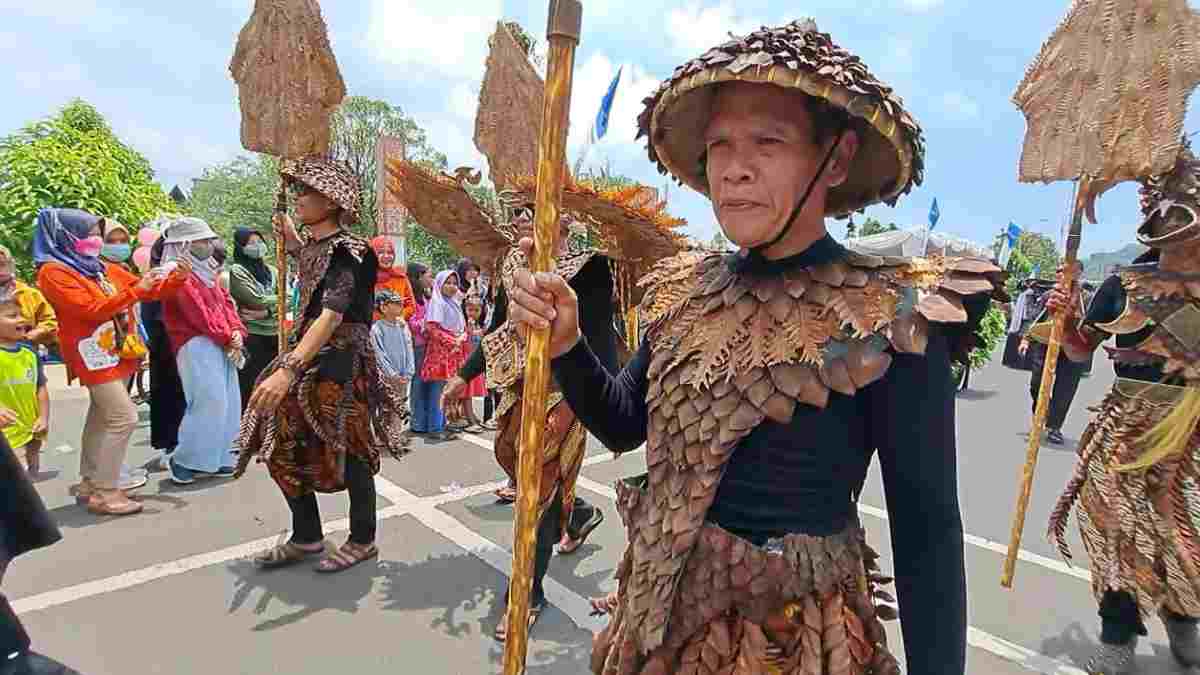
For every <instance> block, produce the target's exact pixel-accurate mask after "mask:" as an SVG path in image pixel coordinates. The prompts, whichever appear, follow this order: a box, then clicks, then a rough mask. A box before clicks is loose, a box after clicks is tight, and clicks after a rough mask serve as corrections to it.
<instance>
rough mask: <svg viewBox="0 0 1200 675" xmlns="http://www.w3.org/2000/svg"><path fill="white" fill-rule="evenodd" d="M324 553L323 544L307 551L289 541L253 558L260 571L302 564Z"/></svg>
mask: <svg viewBox="0 0 1200 675" xmlns="http://www.w3.org/2000/svg"><path fill="white" fill-rule="evenodd" d="M324 552H325V544H324V543H322V544H321V547H320V548H314V549H307V548H301V547H300V546H298V545H297V544H294V543H292V542H290V541H289V542H285V543H283V544H280V545H278V546H276V547H274V548H272V549H270V550H267V551H263V552H262V553H259V554H258V555H256V556H254V564H255V565H258V566H259V567H261V568H262V569H273V568H276V567H287V566H288V565H295V564H296V563H298V562H304V561H305V560H308V559H309V558H312V557H313V556H317V555H321V554H322V553H324Z"/></svg>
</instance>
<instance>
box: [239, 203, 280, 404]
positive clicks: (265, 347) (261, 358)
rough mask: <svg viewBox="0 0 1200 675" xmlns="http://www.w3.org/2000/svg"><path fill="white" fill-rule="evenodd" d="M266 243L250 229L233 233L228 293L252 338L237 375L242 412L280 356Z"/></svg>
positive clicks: (277, 322)
mask: <svg viewBox="0 0 1200 675" xmlns="http://www.w3.org/2000/svg"><path fill="white" fill-rule="evenodd" d="M266 256H267V242H266V241H265V240H264V239H263V237H262V235H260V234H259V233H258V232H255V231H254V230H252V229H250V228H248V227H239V228H238V229H237V230H236V231H234V233H233V265H232V266H231V267H230V269H229V292H230V294H231V295H232V296H233V300H234V302H236V303H237V307H238V314H239V315H240V316H241V318H242V323H243V324H245V326H246V330H247V331H248V332H249V335H248V336H247V337H246V365H245V366H244V367H243V368H242V369H241V371H239V373H238V383H239V385H240V386H241V390H242V409H243V410H245V408H246V404H247V403H249V402H250V393H251V392H252V391H254V382H255V380H257V379H258V375H259V373H261V372H262V371H263V368H266V367H267V364H268V363H270V362H271V361H272V360H274V358H275V357H276V356H278V355H279V317H278V316H276V311H277V310H276V306H277V305H276V303H277V302H278V301H279V298H278V296H277V295H276V294H275V272H274V270H272V269H271V268H270V267H269V266H268V265H267V264H266V263H265V262H263V259H264V258H265V257H266Z"/></svg>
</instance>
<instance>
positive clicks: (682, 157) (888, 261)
mask: <svg viewBox="0 0 1200 675" xmlns="http://www.w3.org/2000/svg"><path fill="white" fill-rule="evenodd" d="M639 125H640V131H641V134H640V135H645V136H647V137H648V139H649V143H648V147H649V154H650V159H651V160H652V161H654V162H656V163H657V164H658V165H659V167H660V169H662V170H663V171H665V172H669V173H671V174H672V175H673V176H674V177H675V178H676V179H678V180H679V181H680V182H682V183H684V184H686V185H688V186H689V187H691V188H692V189H694V190H696V191H698V192H700V193H701V194H704V195H705V196H707V197H708V198H709V199H710V200H711V201H712V204H713V210H714V213H715V215H716V218H717V221H718V222H719V224H720V225H721V229H722V231H723V232H724V234H725V236H726V237H727V238H728V239H729V240H730V241H731V242H733V243H734V244H736V245H737V246H738V247H739V248H740V250H739V251H738V252H735V253H732V254H721V253H706V252H703V251H700V252H689V253H684V254H682V255H680V256H677V257H675V258H672V259H668V260H666V261H664V262H663V263H660V264H659V266H658V267H657V268H656V270H655V271H654V272H653V273H651V274H650V275H649V277H648V278H647V279H646V280H645V281H644V283H645V284H646V285H647V293H646V296H645V299H644V300H643V303H642V308H641V313H642V317H643V320H644V322H645V325H647V326H648V329H647V330H646V333H645V337H644V339H643V342H642V343H641V345H640V347H639V349H638V352H637V354H636V355H635V356H634V357H633V359H632V361H631V362H630V363H629V364H628V365H627V366H626V367H625V369H624V370H623V372H621V373H620V374H619V375H617V376H612V375H609V374H608V373H606V372H605V370H604V368H603V366H601V365H600V364H599V362H598V361H597V359H596V357H595V356H594V354H593V352H592V349H591V347H590V345H589V344H588V341H587V339H586V338H585V337H581V333H580V330H579V325H578V321H577V318H576V317H577V307H576V300H575V296H574V294H573V293H572V292H571V291H570V290H569V288H568V287H567V284H566V282H565V281H564V280H562V279H561V278H560V277H558V276H556V275H554V274H543V275H538V277H537V279H536V282H535V280H534V278H533V277H532V276H531V275H530V274H529V273H527V272H524V271H522V272H520V273H518V275H517V276H518V280H517V285H518V288H517V289H516V290H515V291H514V292H513V293H512V294H511V295H510V303H511V307H510V311H511V314H512V316H513V318H514V319H515V320H517V321H520V322H522V323H524V324H525V325H526V326H530V327H549V329H550V353H551V357H552V358H553V362H552V368H553V372H554V375H555V380H556V381H557V382H559V383H560V385H561V387H562V389H563V393H564V394H565V396H566V399H567V400H568V401H569V402H570V405H571V407H572V409H573V410H574V411H575V412H576V414H577V415H578V416H579V419H580V420H582V421H583V423H584V425H585V426H586V427H587V428H588V430H589V431H591V432H592V433H593V434H595V435H596V436H597V437H598V438H599V439H600V440H601V441H602V442H603V443H604V444H605V445H606V446H608V447H609V448H615V449H618V450H632V449H634V448H636V447H638V446H640V445H641V444H642V443H645V444H646V465H647V467H648V469H649V471H648V474H646V475H644V476H641V477H639V478H637V479H632V480H629V481H624V482H623V483H622V484H621V485H619V486H618V502H617V505H618V511H619V512H620V513H621V516H622V519H623V521H624V523H625V525H626V528H627V531H628V537H629V546H628V548H627V550H626V553H625V556H624V558H623V560H622V561H621V563H620V565H619V566H618V568H617V580H618V591H617V593H616V594H614V595H613V596H611V597H610V598H608V599H606V600H605V601H603V602H598V603H597V605H598V609H601V610H604V611H609V612H611V614H612V619H611V621H610V623H609V625H608V627H607V628H605V630H604V631H603V632H601V633H600V634H599V635H598V636H597V638H596V643H595V650H594V652H593V659H592V669H593V672H595V673H604V674H606V675H607V674H610V673H611V674H620V675H629V674H637V673H640V674H642V675H648V674H649V673H682V672H702V673H718V672H736V673H743V672H744V673H766V672H774V673H788V674H793V673H805V674H817V673H820V674H824V675H833V674H834V673H838V674H840V673H862V672H868V673H896V672H899V669H898V666H897V664H896V661H895V659H894V658H893V657H892V656H891V654H890V653H889V650H888V647H887V646H886V644H885V640H886V638H885V635H884V630H883V628H882V626H881V624H880V623H879V619H877V615H887V614H888V613H889V611H891V610H890V608H882V609H880V608H877V607H876V606H875V605H876V601H877V600H878V599H879V598H888V597H890V596H887V595H886V594H885V593H882V592H881V591H878V589H877V586H878V585H879V584H881V583H883V582H885V581H886V580H885V579H883V578H881V577H880V576H878V574H877V573H876V572H875V566H874V559H875V557H876V555H875V554H874V553H872V552H871V551H870V549H869V548H867V547H866V545H865V542H864V541H863V536H862V530H861V527H860V526H859V524H858V521H857V518H856V510H855V506H854V503H855V499H856V496H857V494H858V493H859V491H860V490H861V487H862V483H863V480H864V479H865V476H866V471H867V466H868V464H869V462H870V459H871V456H872V454H874V453H876V452H878V454H879V457H880V463H881V466H882V469H883V471H882V473H883V480H884V485H885V488H886V493H887V499H888V504H887V505H888V509H889V514H890V525H891V531H892V546H893V553H894V560H895V569H896V575H897V584H896V585H897V589H898V591H899V596H900V597H899V600H900V607H901V618H902V620H903V628H904V631H903V632H904V638H905V652H906V654H907V661H908V668H909V669H910V671H911V672H913V673H921V674H922V675H928V674H942V675H950V674H955V675H962V673H963V672H964V669H965V651H966V584H965V574H964V569H963V540H962V521H961V517H960V513H959V506H958V499H957V484H956V480H955V462H956V456H955V439H954V395H953V393H954V392H953V385H952V383H951V380H950V363H951V361H952V360H953V359H955V358H962V357H964V356H965V355H966V353H967V351H969V349H970V347H971V344H972V337H973V329H974V328H975V327H976V326H977V324H978V321H979V319H980V318H981V317H982V316H983V313H984V312H985V311H986V309H987V307H988V304H989V295H990V294H991V292H992V291H993V282H992V280H991V279H990V277H991V276H994V275H995V274H997V273H999V269H998V268H996V267H994V266H993V265H991V264H990V263H988V262H986V261H981V260H949V261H945V262H934V261H925V260H919V259H918V260H911V261H910V260H907V259H892V258H880V257H875V256H866V255H859V254H855V253H852V252H850V251H848V250H847V249H845V248H843V247H842V246H841V245H839V244H838V243H837V242H836V241H834V240H833V238H832V237H830V236H829V234H828V232H827V231H826V228H825V218H826V217H841V216H845V215H848V214H850V213H852V212H855V211H858V210H861V209H863V208H864V207H866V206H869V205H871V204H876V203H880V202H884V203H888V204H892V203H894V202H895V201H896V200H897V199H898V198H899V197H900V196H901V195H903V194H905V193H907V192H909V191H910V190H911V189H912V187H913V186H914V185H916V184H918V183H919V182H920V180H921V174H922V167H923V153H924V147H923V143H922V140H921V132H920V128H919V127H918V126H917V124H916V122H915V121H914V120H913V118H912V117H911V116H910V115H909V114H908V113H907V112H906V111H905V110H904V109H903V107H902V106H901V103H900V100H899V98H897V97H896V96H894V95H893V94H892V90H891V89H890V88H889V87H887V86H886V85H884V84H882V83H880V82H879V81H878V80H876V79H875V78H874V77H873V76H872V75H871V74H870V73H869V71H868V70H867V68H866V66H865V65H863V63H862V62H861V61H860V60H859V59H858V58H857V57H855V56H854V55H852V54H850V53H849V52H848V51H846V50H845V49H843V48H841V47H839V46H837V45H836V44H834V43H833V42H832V40H831V39H830V37H829V36H828V35H827V34H824V33H820V32H818V31H817V28H816V25H815V24H814V23H813V22H812V21H803V22H800V21H797V22H794V23H791V24H788V25H785V26H779V27H775V28H763V29H761V30H759V31H755V32H754V33H752V34H750V35H748V36H745V37H743V38H739V39H734V40H732V41H730V42H727V43H725V44H723V45H720V46H719V47H716V48H714V49H712V50H710V51H709V52H707V53H705V54H704V55H702V56H701V57H699V58H697V59H694V60H691V61H689V62H687V63H685V64H683V65H682V66H680V67H679V68H678V69H676V71H675V73H674V75H673V76H672V77H670V78H668V79H667V80H666V81H665V82H664V83H663V84H662V85H661V87H660V88H659V89H658V91H657V92H656V93H655V94H654V95H653V96H652V97H650V98H648V99H647V100H646V107H645V110H644V112H643V113H642V114H641V116H640V117H639ZM530 244H531V242H529V241H528V240H526V241H524V242H522V246H525V247H528V246H530Z"/></svg>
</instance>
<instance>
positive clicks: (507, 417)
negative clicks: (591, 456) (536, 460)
mask: <svg viewBox="0 0 1200 675" xmlns="http://www.w3.org/2000/svg"><path fill="white" fill-rule="evenodd" d="M500 407H501V409H504V408H505V405H504V404H503V403H502V404H501V406H500ZM547 411H548V412H547V413H546V426H545V429H544V431H543V432H542V439H543V441H544V447H545V450H544V454H543V455H542V489H541V499H539V501H538V509H539V511H538V516H539V518H540V517H541V513H542V512H544V511H545V509H546V508H547V507H548V506H549V505H550V499H551V498H552V497H553V496H554V493H555V491H556V490H561V492H560V493H559V494H560V497H561V499H562V502H563V526H564V527H565V526H566V523H567V522H569V521H570V518H571V507H572V506H573V505H574V504H575V482H576V481H577V480H578V479H579V470H580V469H581V468H582V467H583V453H584V447H585V446H586V444H587V432H586V431H585V430H584V428H583V424H582V423H581V422H580V421H579V419H578V418H577V417H575V413H574V412H572V411H571V407H570V406H569V405H567V402H566V401H565V400H563V398H562V394H561V393H551V394H550V398H549V400H548V405H547ZM520 438H521V401H520V400H516V401H515V402H513V403H511V404H509V405H508V406H507V410H505V411H504V412H503V413H502V414H500V416H499V418H498V420H497V432H496V443H495V452H496V461H497V462H498V463H499V464H500V466H501V467H502V468H503V469H504V472H505V473H507V474H508V477H509V478H510V479H511V480H512V481H514V482H516V480H517V465H518V462H519V459H518V456H517V449H518V447H519V446H520ZM517 489H520V485H519V484H518V485H517Z"/></svg>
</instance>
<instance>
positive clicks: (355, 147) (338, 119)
mask: <svg viewBox="0 0 1200 675" xmlns="http://www.w3.org/2000/svg"><path fill="white" fill-rule="evenodd" d="M331 126H332V135H331V140H330V152H331V154H332V155H333V157H334V158H336V159H340V160H342V161H345V162H346V163H347V164H349V165H350V169H351V170H352V171H353V172H354V174H355V175H356V176H358V180H359V184H360V186H361V188H362V218H361V219H360V220H359V224H358V228H357V229H358V231H359V232H360V233H361V234H366V235H370V234H374V233H375V216H376V214H377V212H378V209H377V208H376V206H377V204H378V201H377V195H376V194H375V187H376V181H375V175H376V173H375V172H376V165H377V157H376V148H377V146H378V145H379V136H380V135H381V134H387V135H389V136H396V137H398V138H400V139H401V140H402V141H403V142H404V147H405V152H406V154H407V155H408V159H410V160H413V161H416V162H420V163H423V164H426V165H428V166H429V167H431V168H433V169H437V170H439V171H444V170H445V169H446V166H447V162H446V155H444V154H442V153H441V152H438V151H437V150H436V149H435V148H434V147H433V146H431V145H430V144H429V140H428V138H427V136H426V134H425V130H424V129H422V128H421V127H420V125H418V124H417V123H416V122H415V121H414V120H413V119H412V118H411V117H409V116H408V115H405V114H404V111H403V110H401V109H400V108H399V107H398V106H393V105H391V104H390V103H387V102H385V101H377V100H374V99H369V98H365V97H362V96H350V97H348V98H347V99H346V100H345V101H344V102H343V103H342V105H341V106H340V107H339V108H338V109H337V111H336V112H335V113H334V114H333V118H332V121H331Z"/></svg>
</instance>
